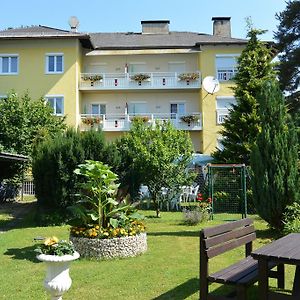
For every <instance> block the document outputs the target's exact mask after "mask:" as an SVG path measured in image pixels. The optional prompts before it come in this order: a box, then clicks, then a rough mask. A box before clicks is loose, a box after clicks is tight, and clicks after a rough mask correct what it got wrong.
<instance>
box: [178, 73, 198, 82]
mask: <svg viewBox="0 0 300 300" xmlns="http://www.w3.org/2000/svg"><path fill="white" fill-rule="evenodd" d="M199 77H200V76H199V73H181V74H179V75H178V79H179V80H180V81H194V80H197V79H199Z"/></svg>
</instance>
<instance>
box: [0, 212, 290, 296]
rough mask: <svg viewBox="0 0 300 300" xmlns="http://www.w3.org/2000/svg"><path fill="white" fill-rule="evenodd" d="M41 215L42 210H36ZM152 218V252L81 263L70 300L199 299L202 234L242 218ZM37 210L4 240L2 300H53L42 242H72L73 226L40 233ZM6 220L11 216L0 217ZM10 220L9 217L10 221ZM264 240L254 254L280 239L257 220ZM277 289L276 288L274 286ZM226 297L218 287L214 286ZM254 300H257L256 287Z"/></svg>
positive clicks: (224, 261)
mask: <svg viewBox="0 0 300 300" xmlns="http://www.w3.org/2000/svg"><path fill="white" fill-rule="evenodd" d="M35 209H36V208H35ZM140 212H141V213H142V214H144V215H145V216H146V220H145V225H146V228H147V235H148V251H147V252H146V253H144V254H143V255H140V256H138V257H135V258H126V259H117V260H101V261H97V260H95V259H87V258H84V259H83V258H81V259H79V260H77V261H74V262H72V264H71V268H70V275H71V278H72V280H73V284H72V287H71V289H70V290H69V291H68V292H67V293H66V294H65V295H64V299H91V300H93V299H178V300H179V299H199V231H200V229H201V228H204V227H207V226H214V225H217V224H221V223H224V222H226V221H230V220H234V219H238V218H240V216H239V215H233V214H218V215H217V216H216V218H215V220H213V221H206V222H204V223H202V224H200V225H197V226H189V225H185V224H184V223H183V215H182V213H181V212H162V218H160V219H157V218H153V212H152V211H140ZM34 214H35V211H34V209H33V210H31V211H30V213H28V214H27V216H26V217H25V219H24V220H23V221H22V223H20V224H19V226H18V227H19V228H15V229H13V230H10V231H9V232H6V233H5V234H2V235H1V241H2V242H1V246H0V251H1V254H2V255H1V265H2V270H5V272H1V275H0V278H1V297H2V299H24V300H26V299H28V300H29V299H30V300H31V299H49V295H48V293H46V291H45V290H44V288H43V284H42V281H43V278H44V276H45V266H44V265H43V263H42V262H40V261H38V260H37V259H36V253H35V252H34V249H35V248H36V244H37V242H36V241H34V240H33V239H34V238H36V237H40V236H53V235H54V236H57V237H58V238H60V239H68V237H69V234H70V227H69V226H48V227H36V226H35V225H34ZM0 215H1V217H2V218H3V219H4V218H5V214H4V213H3V212H0ZM6 216H7V215H6ZM252 218H253V219H254V222H255V227H256V229H257V235H258V239H257V241H256V242H255V245H254V249H256V248H258V247H260V246H263V245H265V244H267V243H270V241H271V240H272V239H274V238H277V237H278V233H277V232H276V231H273V230H270V229H269V227H268V226H267V224H266V222H264V221H262V220H261V219H260V218H259V217H257V216H252ZM242 253H243V249H241V248H240V249H237V250H234V251H233V252H231V253H227V254H225V256H224V255H223V256H218V257H216V259H215V260H214V263H213V264H212V267H213V271H215V270H217V269H218V268H219V269H220V268H223V267H225V266H227V265H230V264H231V263H233V262H234V261H236V260H237V259H238V258H242V256H243V254H242ZM292 280H293V268H292V267H289V268H288V271H287V272H286V288H287V289H288V290H291V287H292ZM271 285H272V286H275V284H272V283H271ZM212 289H213V290H215V291H216V293H220V294H222V293H223V292H224V291H223V288H222V289H221V288H220V287H219V286H218V285H217V284H216V285H215V286H212ZM249 293H250V295H251V297H250V298H249V299H257V298H256V293H257V286H253V287H252V288H251V289H250V290H249Z"/></svg>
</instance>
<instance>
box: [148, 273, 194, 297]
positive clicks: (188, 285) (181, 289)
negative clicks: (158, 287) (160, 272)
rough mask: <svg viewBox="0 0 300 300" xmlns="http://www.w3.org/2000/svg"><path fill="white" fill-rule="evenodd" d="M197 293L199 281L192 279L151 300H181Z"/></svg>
mask: <svg viewBox="0 0 300 300" xmlns="http://www.w3.org/2000/svg"><path fill="white" fill-rule="evenodd" d="M198 292H199V279H198V278H192V279H189V280H188V281H186V282H184V283H182V284H181V285H179V286H176V287H175V288H174V289H172V290H169V291H168V292H166V293H164V294H162V295H160V296H158V297H156V298H153V299H152V300H163V299H173V300H182V299H186V298H188V297H189V296H191V295H193V294H195V293H198Z"/></svg>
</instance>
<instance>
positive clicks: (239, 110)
mask: <svg viewBox="0 0 300 300" xmlns="http://www.w3.org/2000/svg"><path fill="white" fill-rule="evenodd" d="M249 28H250V29H249V31H248V34H247V37H249V41H248V43H247V46H246V48H245V49H244V50H243V52H242V53H241V55H240V57H239V58H238V67H237V74H236V76H235V78H234V79H235V83H236V87H234V94H235V98H236V101H237V103H236V105H233V107H232V109H231V110H230V112H229V117H228V118H227V119H226V120H225V122H224V124H223V126H224V127H223V129H222V130H221V131H220V134H221V135H222V137H223V141H222V144H223V145H224V149H223V150H218V151H216V152H215V153H214V154H213V156H214V158H215V159H216V160H217V161H219V162H224V163H245V164H246V165H248V164H249V163H250V153H251V149H252V146H253V144H254V142H255V141H256V137H257V134H258V132H259V130H260V119H259V116H258V114H257V101H256V97H257V95H258V93H259V92H260V90H261V86H262V84H263V82H264V81H265V80H268V79H273V78H275V73H274V71H273V65H272V63H271V60H272V54H271V50H270V49H269V48H268V47H267V45H266V44H265V43H263V42H261V41H260V40H259V39H258V36H259V35H261V34H263V33H264V32H265V31H263V30H257V29H252V28H251V25H249Z"/></svg>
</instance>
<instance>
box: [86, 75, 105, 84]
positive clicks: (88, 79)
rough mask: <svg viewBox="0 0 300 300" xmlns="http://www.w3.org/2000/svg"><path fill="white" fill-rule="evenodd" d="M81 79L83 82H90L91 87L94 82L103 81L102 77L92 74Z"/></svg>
mask: <svg viewBox="0 0 300 300" xmlns="http://www.w3.org/2000/svg"><path fill="white" fill-rule="evenodd" d="M82 79H83V80H84V81H90V82H91V86H93V85H94V82H95V81H101V80H102V79H103V76H102V75H99V74H92V75H84V76H83V77H82Z"/></svg>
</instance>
